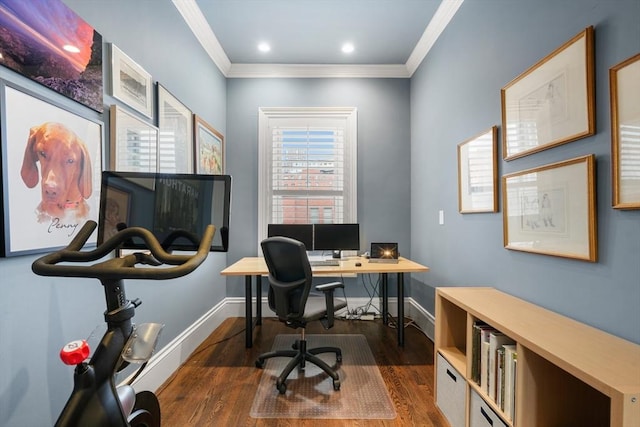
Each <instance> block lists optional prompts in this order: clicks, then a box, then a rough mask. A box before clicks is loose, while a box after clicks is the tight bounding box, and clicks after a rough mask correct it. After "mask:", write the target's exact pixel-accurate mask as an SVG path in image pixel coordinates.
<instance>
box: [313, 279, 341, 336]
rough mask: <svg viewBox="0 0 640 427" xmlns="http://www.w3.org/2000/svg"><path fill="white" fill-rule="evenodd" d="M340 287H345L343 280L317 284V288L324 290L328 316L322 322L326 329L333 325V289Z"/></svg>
mask: <svg viewBox="0 0 640 427" xmlns="http://www.w3.org/2000/svg"><path fill="white" fill-rule="evenodd" d="M338 288H344V284H343V283H342V282H331V283H323V284H322V285H317V286H316V290H318V291H322V292H324V301H325V305H326V307H327V318H326V319H321V323H322V325H323V326H324V328H325V329H329V328H332V327H333V320H334V310H335V309H334V304H333V291H334V290H335V289H338Z"/></svg>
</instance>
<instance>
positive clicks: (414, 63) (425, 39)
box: [406, 0, 464, 76]
mask: <svg viewBox="0 0 640 427" xmlns="http://www.w3.org/2000/svg"><path fill="white" fill-rule="evenodd" d="M463 1H464V0H442V3H440V6H438V10H436V13H435V14H434V15H433V18H431V21H430V22H429V25H427V28H426V29H425V30H424V34H422V37H420V40H418V44H416V47H415V48H414V49H413V52H412V53H411V55H410V56H409V59H408V60H407V63H406V66H407V70H408V71H409V75H410V76H412V75H413V73H415V71H416V70H417V69H418V67H419V66H420V64H421V63H422V61H423V60H424V58H425V57H426V56H427V53H429V50H431V48H432V47H433V45H434V44H435V42H436V40H438V37H440V34H442V32H443V31H444V29H445V28H446V26H447V25H448V24H449V21H451V18H453V15H455V14H456V12H457V11H458V9H459V8H460V6H461V5H462V2H463Z"/></svg>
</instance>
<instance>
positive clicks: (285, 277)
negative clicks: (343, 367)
mask: <svg viewBox="0 0 640 427" xmlns="http://www.w3.org/2000/svg"><path fill="white" fill-rule="evenodd" d="M260 245H261V246H262V253H263V254H264V259H265V261H266V263H267V267H268V268H269V307H270V308H271V309H272V310H273V311H275V313H276V314H277V315H278V319H279V320H280V321H281V322H284V323H285V324H286V325H287V326H288V327H290V328H294V329H298V328H302V331H301V336H300V339H298V340H296V342H295V343H294V344H293V346H292V348H293V350H278V351H272V352H268V353H264V354H261V355H260V356H258V359H257V360H256V367H258V368H263V367H264V361H265V360H266V359H269V358H271V357H291V358H293V359H292V360H291V361H290V362H289V363H288V364H287V366H286V367H285V369H284V370H283V371H282V373H281V374H280V376H279V377H278V380H277V381H276V388H277V389H278V391H279V392H280V394H284V393H285V392H286V391H287V386H286V384H285V381H286V379H287V377H288V376H289V374H290V373H291V372H292V371H293V369H294V368H295V367H296V366H298V367H299V369H301V370H303V369H304V368H305V362H307V361H309V362H311V363H313V364H314V365H316V366H318V367H320V368H321V369H322V370H323V371H324V372H326V373H327V374H328V375H329V376H330V377H331V378H332V379H333V389H334V390H336V391H337V390H340V378H339V377H338V373H337V372H336V371H335V369H333V368H331V367H330V366H329V365H328V364H327V363H326V362H324V361H323V360H322V359H320V358H319V357H317V356H316V355H317V354H321V353H335V354H336V361H337V362H338V363H339V362H341V361H342V352H341V350H340V349H339V348H337V347H320V348H313V349H307V341H306V339H305V336H304V332H305V326H306V324H307V323H308V322H311V321H314V320H320V321H321V322H322V324H323V325H324V328H325V329H329V328H331V327H332V326H333V319H334V312H335V311H336V310H339V309H341V308H343V307H346V305H347V303H346V301H344V300H337V299H336V300H334V297H333V292H334V290H335V289H337V288H344V285H343V284H342V283H341V282H332V283H326V284H322V285H318V286H316V289H317V290H319V291H322V292H323V293H324V297H325V298H324V299H322V298H308V297H309V293H310V291H311V285H312V279H313V276H312V273H311V266H310V265H309V259H308V258H307V250H306V248H305V246H304V243H302V242H299V241H297V240H294V239H290V238H288V237H270V238H268V239H265V240H263V241H262V242H261V243H260ZM318 300H320V301H318Z"/></svg>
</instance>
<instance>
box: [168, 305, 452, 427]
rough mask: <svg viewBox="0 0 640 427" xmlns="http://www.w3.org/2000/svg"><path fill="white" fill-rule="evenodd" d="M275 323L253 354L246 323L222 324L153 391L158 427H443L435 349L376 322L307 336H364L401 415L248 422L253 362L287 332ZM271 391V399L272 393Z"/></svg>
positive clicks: (418, 335)
mask: <svg viewBox="0 0 640 427" xmlns="http://www.w3.org/2000/svg"><path fill="white" fill-rule="evenodd" d="M292 332H293V330H292V329H289V328H287V327H285V326H284V325H283V324H281V323H280V322H278V321H277V320H276V319H274V318H265V319H264V321H263V325H262V326H259V327H257V328H256V330H255V331H254V343H253V348H250V349H246V348H245V346H244V318H230V319H227V320H226V321H224V322H223V323H222V325H220V327H219V328H218V329H216V330H215V331H214V332H213V334H211V336H209V337H208V338H207V339H206V340H205V341H204V342H203V343H202V344H201V345H200V347H199V348H198V349H197V350H196V351H194V352H193V354H192V355H191V356H190V357H189V359H188V360H187V361H186V362H185V364H184V365H183V366H182V367H180V369H178V371H176V372H175V373H174V374H173V376H172V377H171V378H169V379H168V380H167V382H166V383H165V384H163V385H162V387H160V390H159V391H158V393H157V394H158V398H159V400H160V406H161V408H162V425H163V426H167V427H178V426H179V427H182V426H265V427H276V426H277V427H280V426H304V427H319V426H322V427H337V426H367V427H369V426H380V427H382V426H384V427H391V426H394V427H396V426H438V427H439V426H442V427H444V426H446V425H447V423H446V421H445V420H444V418H443V417H442V415H441V414H440V412H439V411H438V409H437V408H436V407H435V403H434V389H433V386H434V366H433V343H432V342H431V341H430V340H429V339H428V338H427V337H426V336H425V335H424V334H423V333H422V332H421V331H419V330H417V329H416V328H415V327H412V326H409V327H407V328H406V330H405V346H404V348H401V347H399V346H398V345H397V340H396V336H397V335H396V329H394V328H392V327H389V326H385V325H383V323H382V321H381V320H375V321H344V320H339V321H336V325H335V326H334V327H333V328H332V329H330V330H329V331H325V330H323V329H322V326H321V325H320V323H319V322H313V324H310V325H309V326H308V327H307V333H308V334H320V333H329V334H340V333H349V334H363V335H364V336H365V337H367V341H368V343H369V346H370V347H371V351H372V353H373V355H374V357H375V359H376V362H377V364H378V367H379V368H380V372H381V374H382V377H383V379H384V381H385V383H386V384H387V387H388V390H389V394H390V395H391V398H392V400H393V402H394V405H395V409H396V412H397V414H398V416H397V417H396V419H394V420H300V419H255V418H251V417H250V416H249V411H250V409H251V405H252V403H253V398H254V394H255V391H256V388H257V385H258V383H259V381H260V376H261V375H262V370H260V369H257V368H256V367H255V365H254V362H255V359H256V356H257V355H258V354H260V353H262V352H265V351H268V350H270V349H271V346H272V344H273V341H274V339H275V337H276V335H278V334H281V333H292ZM276 392H277V391H276V389H275V386H274V393H276Z"/></svg>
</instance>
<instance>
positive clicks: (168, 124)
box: [157, 83, 194, 173]
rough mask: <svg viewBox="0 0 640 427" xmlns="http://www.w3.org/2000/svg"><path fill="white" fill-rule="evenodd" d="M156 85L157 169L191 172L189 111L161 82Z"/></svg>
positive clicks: (191, 129) (161, 170) (190, 118)
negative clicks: (158, 134) (158, 135)
mask: <svg viewBox="0 0 640 427" xmlns="http://www.w3.org/2000/svg"><path fill="white" fill-rule="evenodd" d="M157 86H158V129H159V131H160V140H159V146H158V148H159V153H160V155H159V157H158V162H159V163H158V166H159V168H158V170H159V171H160V172H168V173H193V162H194V160H193V159H194V157H193V119H192V112H191V110H190V109H189V108H187V106H186V105H184V104H183V103H182V102H180V100H178V98H176V97H175V96H173V95H172V94H171V92H169V91H168V90H167V89H166V88H165V87H164V86H162V85H161V84H160V83H158V84H157Z"/></svg>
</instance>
